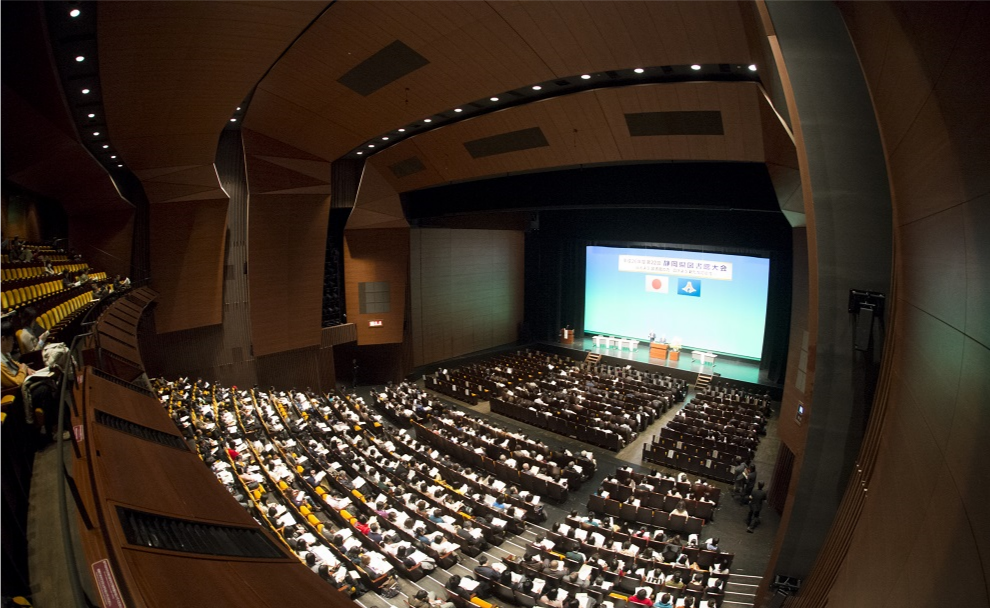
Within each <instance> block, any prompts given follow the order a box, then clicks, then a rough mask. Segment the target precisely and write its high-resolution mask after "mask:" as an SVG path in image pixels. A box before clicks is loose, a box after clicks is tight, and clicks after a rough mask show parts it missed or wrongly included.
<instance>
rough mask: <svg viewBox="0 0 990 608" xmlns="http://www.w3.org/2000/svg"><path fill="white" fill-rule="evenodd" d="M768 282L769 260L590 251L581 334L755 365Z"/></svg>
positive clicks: (622, 250)
mask: <svg viewBox="0 0 990 608" xmlns="http://www.w3.org/2000/svg"><path fill="white" fill-rule="evenodd" d="M620 256H626V257H621V258H620ZM620 259H621V260H622V261H623V270H620ZM672 265H676V267H674V266H672ZM769 276H770V260H769V259H767V258H755V257H750V256H739V255H725V254H716V253H702V252H697V251H673V250H669V249H634V248H619V247H596V246H590V247H588V248H587V273H586V276H585V302H584V330H585V331H586V332H591V333H600V334H608V335H613V336H624V337H630V338H639V339H641V340H646V339H647V336H648V335H649V334H650V332H651V331H652V332H654V333H655V334H656V336H657V340H660V339H661V338H666V339H667V340H668V341H672V340H673V339H674V338H680V339H681V342H682V344H683V345H684V348H685V349H699V350H708V351H714V352H717V353H725V354H730V355H736V356H740V357H746V358H750V359H759V358H760V356H761V354H762V352H763V332H764V326H765V323H766V314H767V288H768V285H769Z"/></svg>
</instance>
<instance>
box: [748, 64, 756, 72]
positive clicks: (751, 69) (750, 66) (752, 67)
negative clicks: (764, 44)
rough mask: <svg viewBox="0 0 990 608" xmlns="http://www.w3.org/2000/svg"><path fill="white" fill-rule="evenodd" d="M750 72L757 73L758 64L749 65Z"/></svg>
mask: <svg viewBox="0 0 990 608" xmlns="http://www.w3.org/2000/svg"><path fill="white" fill-rule="evenodd" d="M749 71H750V72H755V71H756V64H755V63H751V64H749Z"/></svg>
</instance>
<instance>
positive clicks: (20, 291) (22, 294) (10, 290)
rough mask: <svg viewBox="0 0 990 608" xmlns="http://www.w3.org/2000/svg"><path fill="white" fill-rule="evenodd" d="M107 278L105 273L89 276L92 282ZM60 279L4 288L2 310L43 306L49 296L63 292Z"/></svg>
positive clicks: (0, 294)
mask: <svg viewBox="0 0 990 608" xmlns="http://www.w3.org/2000/svg"><path fill="white" fill-rule="evenodd" d="M106 278H107V274H106V273H105V272H96V273H93V274H91V275H90V279H92V280H94V281H102V280H105V279H106ZM63 289H64V287H63V282H62V279H55V280H51V281H44V282H41V283H32V284H30V285H26V286H24V287H17V286H6V288H5V289H4V290H3V292H2V293H0V296H2V298H3V300H2V303H3V310H4V311H7V310H13V309H17V308H21V307H23V306H35V307H38V306H39V305H43V304H44V300H45V299H46V298H47V297H48V296H51V295H54V294H57V293H59V292H61V291H63Z"/></svg>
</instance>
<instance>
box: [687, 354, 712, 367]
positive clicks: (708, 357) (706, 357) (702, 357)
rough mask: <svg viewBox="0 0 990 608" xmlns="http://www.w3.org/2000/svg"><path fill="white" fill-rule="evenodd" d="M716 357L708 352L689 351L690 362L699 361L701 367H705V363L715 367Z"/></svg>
mask: <svg viewBox="0 0 990 608" xmlns="http://www.w3.org/2000/svg"><path fill="white" fill-rule="evenodd" d="M717 356H718V355H716V354H715V353H710V352H707V351H703V350H692V351H691V360H692V361H701V364H702V365H705V364H706V363H711V364H712V366H713V367H714V365H715V357H717Z"/></svg>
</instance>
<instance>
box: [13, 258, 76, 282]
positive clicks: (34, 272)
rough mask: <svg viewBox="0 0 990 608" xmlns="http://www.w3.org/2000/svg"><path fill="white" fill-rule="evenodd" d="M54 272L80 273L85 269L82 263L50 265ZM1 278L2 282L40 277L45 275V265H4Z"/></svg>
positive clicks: (35, 263)
mask: <svg viewBox="0 0 990 608" xmlns="http://www.w3.org/2000/svg"><path fill="white" fill-rule="evenodd" d="M52 267H53V268H54V269H55V272H64V271H66V270H68V271H69V272H80V271H82V270H85V269H86V268H87V265H86V264H84V263H79V262H76V263H72V264H65V263H61V264H52ZM2 272H3V274H2V278H3V280H4V281H16V280H18V279H30V278H31V277H40V276H42V275H43V274H45V265H44V264H43V263H41V262H23V263H21V262H13V263H11V264H9V265H7V264H4V268H3V271H2Z"/></svg>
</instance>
